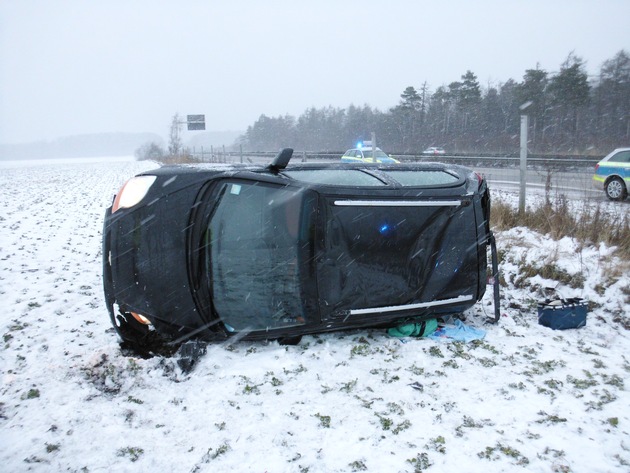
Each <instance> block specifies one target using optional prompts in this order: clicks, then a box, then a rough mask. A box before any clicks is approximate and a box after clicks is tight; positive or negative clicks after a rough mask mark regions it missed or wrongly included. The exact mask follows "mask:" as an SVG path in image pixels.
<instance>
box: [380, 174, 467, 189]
mask: <svg viewBox="0 0 630 473" xmlns="http://www.w3.org/2000/svg"><path fill="white" fill-rule="evenodd" d="M384 172H385V173H386V174H387V175H389V176H391V177H392V178H393V179H395V180H396V181H398V182H399V183H400V184H402V185H403V186H406V187H407V186H408V187H424V186H439V185H448V184H455V183H456V182H459V180H460V178H459V177H458V176H456V175H453V174H451V173H449V172H446V171H439V170H429V171H395V170H387V171H384Z"/></svg>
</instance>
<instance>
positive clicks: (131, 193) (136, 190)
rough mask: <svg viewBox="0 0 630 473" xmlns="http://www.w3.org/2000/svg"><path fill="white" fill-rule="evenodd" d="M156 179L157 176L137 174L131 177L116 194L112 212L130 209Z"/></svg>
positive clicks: (145, 193)
mask: <svg viewBox="0 0 630 473" xmlns="http://www.w3.org/2000/svg"><path fill="white" fill-rule="evenodd" d="M156 179H157V177H156V176H136V177H132V178H131V179H129V180H128V181H127V182H126V183H125V185H123V186H122V188H121V189H120V191H119V192H118V194H117V195H116V198H115V199H114V203H113V204H112V213H114V212H116V210H118V209H128V208H129V207H133V206H134V205H136V204H137V203H138V202H140V201H141V200H142V199H143V198H144V196H145V195H147V192H149V189H150V188H151V186H152V185H153V183H154V182H155V180H156Z"/></svg>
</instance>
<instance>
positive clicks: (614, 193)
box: [604, 177, 628, 200]
mask: <svg viewBox="0 0 630 473" xmlns="http://www.w3.org/2000/svg"><path fill="white" fill-rule="evenodd" d="M604 190H605V191H606V196H607V197H608V198H609V199H610V200H625V199H626V197H627V196H628V190H627V189H626V184H625V183H624V182H623V180H622V179H620V178H618V177H613V178H612V179H610V180H609V181H608V182H606V185H605V186H604Z"/></svg>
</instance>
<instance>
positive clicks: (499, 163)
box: [191, 149, 601, 170]
mask: <svg viewBox="0 0 630 473" xmlns="http://www.w3.org/2000/svg"><path fill="white" fill-rule="evenodd" d="M276 154H277V151H223V150H221V151H219V150H217V151H211V152H208V151H204V150H203V149H202V150H200V151H196V150H193V151H191V155H192V156H193V158H195V159H197V160H198V161H199V162H211V163H212V162H214V163H228V162H230V163H234V162H241V163H247V162H254V161H259V160H260V159H261V158H266V159H269V160H271V159H273V157H274V156H275V155H276ZM342 154H343V151H342V152H330V151H299V150H296V151H294V153H293V161H294V162H296V161H298V160H299V161H302V162H307V161H320V160H323V161H337V160H339V159H341V156H342ZM391 156H392V157H393V158H395V159H398V160H399V161H401V162H432V161H439V162H444V163H453V164H463V165H465V166H469V167H479V166H483V167H498V168H501V167H506V168H515V167H519V165H520V158H519V157H518V156H510V155H496V154H495V155H491V154H488V155H478V154H475V155H464V154H441V155H425V154H411V153H409V154H392V155H391ZM600 159H601V158H599V157H590V156H589V157H584V156H560V155H555V156H553V155H547V156H542V155H535V154H533V155H529V156H528V157H527V164H528V168H532V169H552V170H563V169H581V168H589V169H593V168H594V167H595V165H596V164H597V163H598V162H599V161H600Z"/></svg>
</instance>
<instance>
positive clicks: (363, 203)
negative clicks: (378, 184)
mask: <svg viewBox="0 0 630 473" xmlns="http://www.w3.org/2000/svg"><path fill="white" fill-rule="evenodd" d="M334 205H337V206H344V207H459V206H460V205H462V201H461V200H422V201H419V200H335V201H334Z"/></svg>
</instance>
